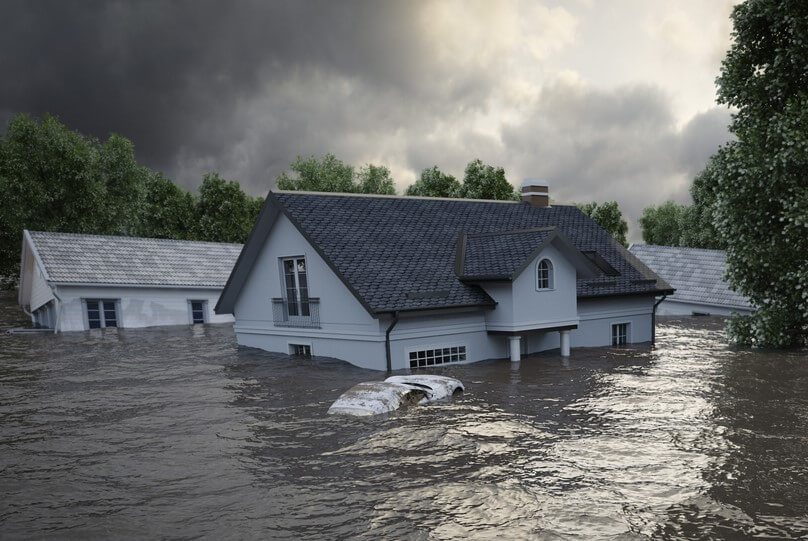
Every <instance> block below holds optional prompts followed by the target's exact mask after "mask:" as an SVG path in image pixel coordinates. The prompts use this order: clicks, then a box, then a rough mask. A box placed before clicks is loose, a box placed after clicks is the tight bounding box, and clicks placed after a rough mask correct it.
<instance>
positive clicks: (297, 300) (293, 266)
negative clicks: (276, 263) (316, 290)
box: [283, 257, 311, 316]
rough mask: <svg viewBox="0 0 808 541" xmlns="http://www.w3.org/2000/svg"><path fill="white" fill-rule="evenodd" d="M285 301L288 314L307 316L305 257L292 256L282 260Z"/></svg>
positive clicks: (307, 283)
mask: <svg viewBox="0 0 808 541" xmlns="http://www.w3.org/2000/svg"><path fill="white" fill-rule="evenodd" d="M283 276H284V285H285V287H286V302H287V303H288V307H289V308H288V309H289V315H290V316H309V315H311V311H310V308H309V282H308V278H307V275H306V259H305V258H303V257H292V258H289V259H284V260H283Z"/></svg>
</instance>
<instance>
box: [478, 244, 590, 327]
mask: <svg viewBox="0 0 808 541" xmlns="http://www.w3.org/2000/svg"><path fill="white" fill-rule="evenodd" d="M542 259H549V260H550V262H551V263H552V265H553V288H552V289H550V290H538V289H537V288H536V273H537V270H538V265H539V263H540V262H541V260H542ZM575 279H576V271H575V267H574V266H573V265H572V264H571V263H570V262H569V261H568V260H567V258H566V257H564V256H563V255H562V254H561V252H559V251H558V250H557V249H556V248H555V247H554V246H552V245H550V246H548V247H547V248H545V249H544V250H542V252H541V253H540V254H539V255H538V257H536V259H534V260H533V261H531V262H530V264H529V265H528V266H527V268H526V269H525V270H524V271H523V272H522V273H521V274H520V275H519V276H517V277H516V280H514V281H513V282H512V283H511V282H482V283H480V284H479V285H480V286H481V287H482V288H483V289H485V291H486V293H488V294H489V295H490V296H491V298H493V299H494V300H495V301H496V302H497V307H496V309H494V310H490V311H488V312H486V314H485V318H486V323H487V328H488V330H492V331H511V330H521V329H535V328H537V327H556V326H561V325H574V324H576V323H577V322H578V316H577V306H576V289H575V288H576V284H575Z"/></svg>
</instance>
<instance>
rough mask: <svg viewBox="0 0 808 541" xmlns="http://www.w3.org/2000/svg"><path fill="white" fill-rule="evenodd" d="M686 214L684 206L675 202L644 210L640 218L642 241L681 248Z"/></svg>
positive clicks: (667, 202)
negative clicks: (684, 215)
mask: <svg viewBox="0 0 808 541" xmlns="http://www.w3.org/2000/svg"><path fill="white" fill-rule="evenodd" d="M685 212H686V207H685V206H684V205H677V204H676V203H674V202H673V201H666V202H665V203H663V204H661V205H659V206H650V207H647V208H645V209H643V211H642V216H641V217H640V228H641V229H642V240H643V241H645V242H646V243H648V244H658V245H660V246H680V239H681V237H682V225H683V214H684V213H685Z"/></svg>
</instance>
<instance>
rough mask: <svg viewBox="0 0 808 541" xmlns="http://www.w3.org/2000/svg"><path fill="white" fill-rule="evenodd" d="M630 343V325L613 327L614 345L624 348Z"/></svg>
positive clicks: (616, 324)
mask: <svg viewBox="0 0 808 541" xmlns="http://www.w3.org/2000/svg"><path fill="white" fill-rule="evenodd" d="M627 342H628V323H615V324H614V325H612V345H613V346H624V345H626V343H627Z"/></svg>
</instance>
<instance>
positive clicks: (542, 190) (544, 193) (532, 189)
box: [522, 178, 550, 208]
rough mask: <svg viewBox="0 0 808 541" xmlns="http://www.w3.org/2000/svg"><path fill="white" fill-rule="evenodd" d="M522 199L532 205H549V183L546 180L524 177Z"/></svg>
mask: <svg viewBox="0 0 808 541" xmlns="http://www.w3.org/2000/svg"><path fill="white" fill-rule="evenodd" d="M522 201H525V202H527V203H530V204H531V205H532V206H534V207H542V208H543V207H549V206H550V185H549V184H548V182H547V181H546V180H539V179H537V178H526V179H525V180H524V181H523V182H522Z"/></svg>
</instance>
